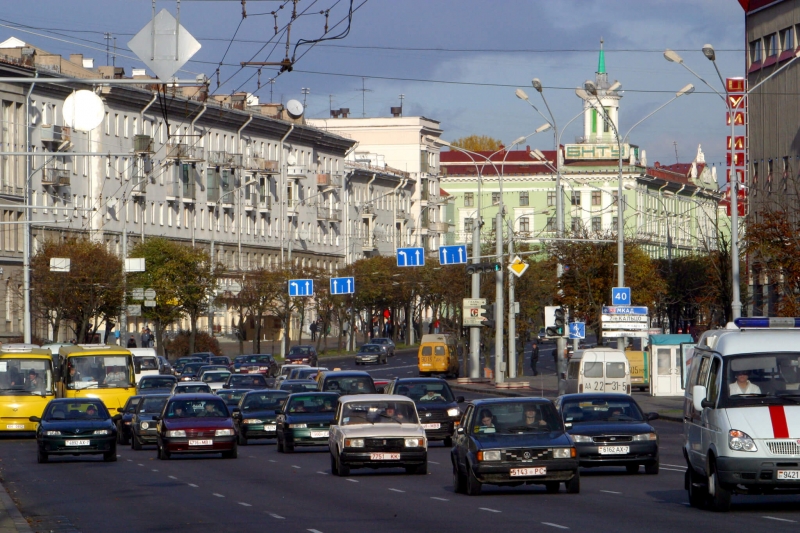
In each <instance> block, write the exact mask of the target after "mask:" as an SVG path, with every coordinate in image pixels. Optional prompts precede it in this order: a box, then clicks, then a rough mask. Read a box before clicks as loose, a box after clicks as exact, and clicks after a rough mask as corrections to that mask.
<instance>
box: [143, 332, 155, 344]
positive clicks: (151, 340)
mask: <svg viewBox="0 0 800 533" xmlns="http://www.w3.org/2000/svg"><path fill="white" fill-rule="evenodd" d="M145 331H146V332H147V346H146V348H152V347H153V346H154V345H155V337H153V332H152V331H151V330H150V328H148V327H146V328H145Z"/></svg>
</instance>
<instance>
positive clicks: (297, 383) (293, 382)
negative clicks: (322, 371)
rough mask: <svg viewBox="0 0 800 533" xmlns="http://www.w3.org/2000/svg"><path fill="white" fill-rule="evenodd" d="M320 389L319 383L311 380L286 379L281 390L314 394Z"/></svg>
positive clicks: (282, 382)
mask: <svg viewBox="0 0 800 533" xmlns="http://www.w3.org/2000/svg"><path fill="white" fill-rule="evenodd" d="M317 389H318V387H317V382H316V381H312V380H310V379H285V380H283V381H281V386H280V390H285V391H286V392H289V393H293V392H312V391H316V390H317Z"/></svg>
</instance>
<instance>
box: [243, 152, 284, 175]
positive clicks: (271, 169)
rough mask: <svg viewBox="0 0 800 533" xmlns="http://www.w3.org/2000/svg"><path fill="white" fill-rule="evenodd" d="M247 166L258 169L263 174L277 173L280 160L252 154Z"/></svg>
mask: <svg viewBox="0 0 800 533" xmlns="http://www.w3.org/2000/svg"><path fill="white" fill-rule="evenodd" d="M245 168H247V169H250V170H256V171H258V172H260V173H262V174H277V173H278V162H277V161H273V160H271V159H264V158H263V157H253V156H250V157H248V158H247V162H246V163H245Z"/></svg>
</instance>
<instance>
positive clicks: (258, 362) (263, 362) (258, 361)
mask: <svg viewBox="0 0 800 533" xmlns="http://www.w3.org/2000/svg"><path fill="white" fill-rule="evenodd" d="M243 366H246V368H247V369H248V370H247V372H252V371H254V370H255V371H257V372H260V373H262V374H264V375H266V376H268V377H272V378H274V377H275V376H277V375H278V373H279V369H278V363H277V362H276V361H275V358H274V357H272V354H268V353H265V354H250V355H240V356H238V357H236V358H235V359H234V360H233V363H231V366H230V367H228V370H230V371H231V372H234V373H239V372H242V371H243V370H242V367H243ZM254 367H255V369H254Z"/></svg>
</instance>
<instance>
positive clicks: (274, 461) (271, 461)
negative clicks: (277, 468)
mask: <svg viewBox="0 0 800 533" xmlns="http://www.w3.org/2000/svg"><path fill="white" fill-rule="evenodd" d="M269 462H270V463H277V462H278V461H276V460H275V459H270V460H269Z"/></svg>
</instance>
